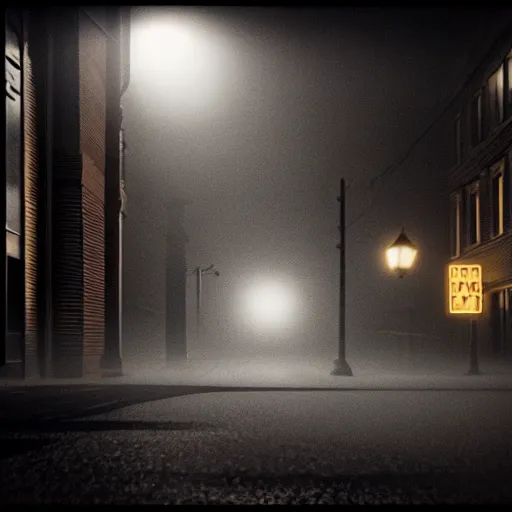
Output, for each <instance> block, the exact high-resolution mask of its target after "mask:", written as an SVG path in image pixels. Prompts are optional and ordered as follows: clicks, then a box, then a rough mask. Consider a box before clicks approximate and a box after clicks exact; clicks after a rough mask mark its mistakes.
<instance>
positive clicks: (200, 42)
mask: <svg viewBox="0 0 512 512" xmlns="http://www.w3.org/2000/svg"><path fill="white" fill-rule="evenodd" d="M221 54H222V51H221V48H220V47H219V38H218V35H217V34H216V32H215V30H214V29H212V27H210V26H209V25H208V24H207V23H206V22H205V21H204V20H201V19H195V18H193V17H191V16H190V15H189V14H188V13H186V12H185V13H184V12H180V11H179V10H178V11H173V12H172V13H167V14H163V13H162V14H160V15H158V16H155V15H153V16H152V17H150V18H149V19H146V20H139V22H138V23H134V25H133V28H132V35H131V67H132V70H133V73H132V74H133V77H134V79H135V77H136V80H138V81H139V82H140V83H141V85H142V86H143V87H144V90H145V91H146V92H147V93H148V94H149V95H150V96H156V97H157V98H159V99H160V98H161V100H162V101H164V103H163V105H162V106H163V107H164V106H166V105H168V106H171V107H172V109H173V110H174V111H176V109H178V110H179V109H180V108H187V109H190V107H191V106H195V107H196V108H203V107H206V106H210V105H211V104H212V102H213V100H214V99H215V98H217V95H218V93H219V92H220V91H221V89H222V88H221V87H219V85H220V82H221V80H222V77H223V69H224V68H225V64H223V62H222V60H223V59H222V55H221Z"/></svg>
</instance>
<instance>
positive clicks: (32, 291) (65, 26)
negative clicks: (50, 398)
mask: <svg viewBox="0 0 512 512" xmlns="http://www.w3.org/2000/svg"><path fill="white" fill-rule="evenodd" d="M5 30H6V40H5V74H6V99H5V101H6V135H7V136H6V146H5V149H6V153H5V162H6V180H5V181H4V185H5V189H4V192H3V193H2V194H0V196H1V197H3V198H5V201H6V202H5V203H4V202H3V201H2V208H1V211H2V212H6V218H5V226H6V238H5V239H4V240H5V245H3V243H2V247H1V249H0V250H2V251H5V254H6V259H5V262H6V272H2V273H0V275H1V277H0V289H1V291H2V296H3V297H6V298H7V301H6V303H3V304H4V313H3V314H2V315H0V322H1V329H0V330H1V333H2V337H1V340H0V375H1V376H19V377H38V376H60V377H81V376H84V375H87V374H97V373H99V372H100V371H101V370H102V368H103V369H109V370H114V371H120V369H121V359H120V333H121V328H120V312H119V310H120V306H119V304H120V300H119V296H120V279H119V276H120V270H119V262H120V256H121V251H120V218H121V215H120V210H121V196H122V194H121V186H120V180H121V179H122V176H121V165H120V160H122V158H121V156H122V155H121V152H122V151H120V147H121V144H120V137H121V135H120V134H121V122H122V113H121V96H122V94H123V91H124V90H125V88H126V86H127V83H128V78H129V64H128V62H129V60H128V50H129V9H124V8H120V7H92V8H80V7H65V6H61V7H55V8H51V7H44V6H41V7H32V8H19V9H18V8H9V9H7V13H6V19H5ZM2 302H3V300H2Z"/></svg>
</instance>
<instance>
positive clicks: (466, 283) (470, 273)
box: [448, 265, 483, 315]
mask: <svg viewBox="0 0 512 512" xmlns="http://www.w3.org/2000/svg"><path fill="white" fill-rule="evenodd" d="M482 300H483V293H482V267H481V265H449V268H448V301H449V303H450V313H453V314H472V315H474V314H478V313H481V312H482Z"/></svg>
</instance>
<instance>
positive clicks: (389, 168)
mask: <svg viewBox="0 0 512 512" xmlns="http://www.w3.org/2000/svg"><path fill="white" fill-rule="evenodd" d="M511 30H512V23H509V24H508V25H507V26H506V27H505V28H504V29H503V30H502V31H501V32H500V34H499V35H498V37H496V38H495V39H494V41H493V42H492V43H491V45H490V46H489V48H488V50H487V51H486V52H485V54H484V56H483V57H482V58H481V59H480V61H479V62H478V64H477V65H476V66H475V67H474V68H473V70H472V71H471V72H470V73H469V75H468V76H467V77H466V79H465V80H464V82H463V84H462V85H461V86H460V87H459V88H458V89H457V92H456V93H455V94H454V96H453V97H452V99H451V100H450V101H449V102H448V104H447V105H446V106H445V107H444V109H443V110H442V111H441V113H440V114H439V115H437V117H436V118H435V119H434V120H433V121H432V122H431V123H430V124H429V125H428V126H427V128H426V129H425V130H424V131H423V132H422V133H421V134H420V136H419V137H417V138H416V139H415V140H414V141H413V142H412V143H411V144H410V146H409V147H408V149H407V150H406V152H405V153H404V155H403V156H402V157H401V158H400V159H398V160H397V161H396V162H395V163H393V164H391V165H388V166H387V167H386V168H385V169H384V170H383V171H382V172H381V173H379V174H376V175H375V176H373V177H372V178H371V179H370V188H373V186H374V184H375V182H377V181H380V182H381V186H382V183H383V180H382V179H383V178H384V177H386V176H391V175H392V174H393V173H394V172H395V171H396V170H397V169H398V168H399V167H400V166H401V165H402V164H403V163H404V162H405V161H406V160H407V159H408V158H409V156H410V155H411V154H412V152H413V151H414V149H415V148H416V146H417V145H418V144H419V143H420V142H421V141H422V140H423V139H424V138H425V137H426V136H427V134H428V133H429V132H430V130H431V129H432V128H433V127H434V126H435V125H436V124H437V123H438V122H439V121H440V120H441V119H442V118H443V117H444V116H445V114H446V113H447V112H448V111H449V110H450V108H451V107H452V106H453V104H454V103H455V102H456V101H457V100H458V98H459V96H460V95H461V94H462V93H463V91H464V90H465V89H466V87H467V86H468V85H469V84H470V83H471V81H472V80H473V78H474V76H475V75H476V73H477V72H478V70H479V69H480V67H481V66H482V65H483V64H484V62H485V61H486V60H487V59H488V58H489V57H490V56H491V54H492V53H493V51H494V50H495V48H496V46H497V45H498V43H500V42H501V40H502V39H503V38H504V37H505V36H506V35H507V34H508V33H510V31H511ZM378 193H379V189H377V190H376V191H375V193H374V196H373V198H372V200H371V201H370V204H369V206H367V207H366V208H365V209H364V210H363V211H362V212H361V213H360V214H359V215H358V216H357V217H356V218H355V219H354V220H353V221H352V222H350V223H349V224H348V225H347V226H346V229H348V228H350V227H351V226H353V225H354V224H356V223H357V222H359V221H360V220H361V219H362V218H363V217H364V216H365V215H366V214H367V213H368V212H369V211H370V209H371V208H372V207H373V205H374V204H375V199H376V198H377V195H378Z"/></svg>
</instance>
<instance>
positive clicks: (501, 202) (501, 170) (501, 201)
mask: <svg viewBox="0 0 512 512" xmlns="http://www.w3.org/2000/svg"><path fill="white" fill-rule="evenodd" d="M489 171H490V172H489V182H490V192H491V193H490V198H491V222H492V230H491V238H492V239H493V238H498V237H499V236H501V235H503V234H504V233H505V158H501V159H500V160H499V161H498V162H496V163H495V164H494V165H492V166H491V167H490V169H489ZM498 176H500V177H501V180H500V185H501V187H500V191H499V197H498V215H499V219H498V232H496V231H495V229H494V228H495V224H494V223H495V218H494V206H495V197H494V187H493V180H494V179H495V178H496V177H498Z"/></svg>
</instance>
